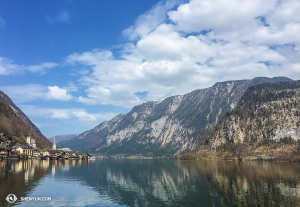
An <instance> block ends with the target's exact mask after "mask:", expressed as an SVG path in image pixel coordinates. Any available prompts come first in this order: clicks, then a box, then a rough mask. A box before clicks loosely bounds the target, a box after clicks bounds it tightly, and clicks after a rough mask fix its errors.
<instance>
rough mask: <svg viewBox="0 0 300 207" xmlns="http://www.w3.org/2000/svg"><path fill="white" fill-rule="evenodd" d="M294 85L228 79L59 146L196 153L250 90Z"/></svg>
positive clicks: (137, 111)
mask: <svg viewBox="0 0 300 207" xmlns="http://www.w3.org/2000/svg"><path fill="white" fill-rule="evenodd" d="M291 81H293V80H291V79H289V78H285V77H275V78H265V77H259V78H254V79H250V80H237V81H225V82H220V83H216V84H214V85H213V86H212V87H210V88H205V89H199V90H195V91H192V92H191V93H188V94H185V95H178V96H172V97H168V98H166V99H164V100H162V101H149V102H146V103H144V104H141V105H138V106H135V107H133V108H132V110H131V111H130V112H128V113H127V114H119V115H117V116H116V117H114V118H113V119H112V120H110V121H108V122H107V121H105V122H103V123H101V124H99V125H98V126H96V127H95V128H94V129H92V130H89V131H86V132H84V133H82V134H80V135H78V136H77V137H75V138H73V139H71V140H68V141H63V142H60V143H59V144H60V146H62V147H64V146H65V147H70V148H72V149H74V150H80V151H90V152H93V153H102V154H107V155H109V154H143V155H150V156H152V155H154V156H162V155H172V156H173V155H178V154H180V153H182V152H184V151H192V150H195V149H196V148H197V147H198V146H199V144H200V142H201V140H202V139H203V137H204V135H205V134H206V133H207V132H208V131H209V130H210V129H212V128H213V127H214V126H215V124H216V123H217V122H218V120H220V119H222V117H223V115H225V114H226V113H227V112H228V111H230V110H232V109H234V108H235V107H236V105H237V104H238V102H239V100H240V98H241V96H242V95H243V93H244V92H245V91H246V90H247V89H248V88H249V87H250V86H253V85H257V84H261V83H269V82H270V83H272V82H291Z"/></svg>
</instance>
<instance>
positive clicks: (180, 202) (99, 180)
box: [0, 159, 300, 207]
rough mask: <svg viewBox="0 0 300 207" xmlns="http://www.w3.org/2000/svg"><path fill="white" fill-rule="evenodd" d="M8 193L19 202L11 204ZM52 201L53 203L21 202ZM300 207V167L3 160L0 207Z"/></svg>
mask: <svg viewBox="0 0 300 207" xmlns="http://www.w3.org/2000/svg"><path fill="white" fill-rule="evenodd" d="M8 194H14V195H16V197H17V198H18V200H17V201H16V202H15V203H14V204H9V203H8V202H7V201H6V197H7V195H8ZM21 197H51V201H44V202H43V201H21V200H20V199H21ZM15 205H17V206H55V207H56V206H172V207H174V206H300V164H299V163H272V162H229V161H180V160H126V159H97V160H95V161H83V160H66V161H64V160H25V161H13V160H8V161H7V160H4V161H0V206H15Z"/></svg>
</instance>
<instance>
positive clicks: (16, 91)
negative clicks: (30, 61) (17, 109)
mask: <svg viewBox="0 0 300 207" xmlns="http://www.w3.org/2000/svg"><path fill="white" fill-rule="evenodd" d="M0 90H1V91H3V92H4V93H5V94H7V95H8V96H9V97H10V98H11V100H12V101H13V102H14V103H24V102H30V101H34V100H37V99H43V98H44V97H45V93H46V92H47V88H46V87H45V86H42V85H38V84H26V85H19V86H4V87H1V88H0Z"/></svg>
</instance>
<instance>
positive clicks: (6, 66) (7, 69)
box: [0, 57, 25, 75]
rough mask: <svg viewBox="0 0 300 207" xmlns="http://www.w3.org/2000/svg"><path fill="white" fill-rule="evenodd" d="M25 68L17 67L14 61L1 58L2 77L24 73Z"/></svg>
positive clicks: (0, 73)
mask: <svg viewBox="0 0 300 207" xmlns="http://www.w3.org/2000/svg"><path fill="white" fill-rule="evenodd" d="M24 68H25V67H24V66H23V65H16V64H14V63H13V60H10V59H8V58H4V57H0V75H10V74H16V73H18V72H20V71H22V70H23V69H24Z"/></svg>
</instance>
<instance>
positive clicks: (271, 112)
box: [198, 81, 300, 160]
mask: <svg viewBox="0 0 300 207" xmlns="http://www.w3.org/2000/svg"><path fill="white" fill-rule="evenodd" d="M299 104H300V81H295V82H291V83H273V84H261V85H256V86H252V87H250V88H249V89H248V90H247V91H246V92H245V94H244V95H243V97H242V98H241V101H240V103H239V104H238V107H237V109H235V110H233V111H231V112H229V113H227V114H226V115H225V116H224V119H223V120H222V121H221V122H219V123H218V124H217V125H216V126H215V128H214V129H213V130H211V131H210V132H209V133H207V135H206V136H205V139H204V140H203V143H202V146H201V147H200V149H199V150H198V153H199V154H201V156H204V157H221V158H232V157H235V158H247V159H257V158H262V159H283V160H286V159H287V160H298V159H300V152H299V150H300V148H299V147H300V108H299Z"/></svg>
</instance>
